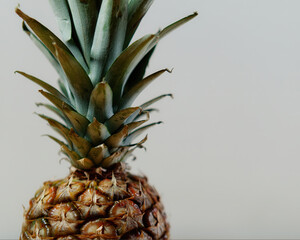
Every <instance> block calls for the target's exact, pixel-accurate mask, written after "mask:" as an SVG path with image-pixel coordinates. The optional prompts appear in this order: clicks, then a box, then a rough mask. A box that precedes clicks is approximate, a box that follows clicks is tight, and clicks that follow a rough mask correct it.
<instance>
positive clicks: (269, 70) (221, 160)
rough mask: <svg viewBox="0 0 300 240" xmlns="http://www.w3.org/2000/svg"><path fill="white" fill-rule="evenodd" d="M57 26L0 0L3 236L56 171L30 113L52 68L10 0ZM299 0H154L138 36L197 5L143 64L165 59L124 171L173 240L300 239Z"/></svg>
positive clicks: (31, 0) (51, 146) (55, 157)
mask: <svg viewBox="0 0 300 240" xmlns="http://www.w3.org/2000/svg"><path fill="white" fill-rule="evenodd" d="M18 3H20V4H21V8H22V10H24V11H25V12H26V13H28V14H30V15H31V16H33V17H35V18H37V19H39V20H40V21H41V22H42V23H44V24H46V25H47V26H48V27H49V28H50V29H52V30H53V31H54V32H55V33H58V29H57V26H56V22H55V20H54V17H53V14H52V12H51V10H50V6H49V4H48V2H47V1H38V0H0V34H1V35H0V36H1V38H0V79H1V86H0V111H1V117H0V148H1V172H0V183H1V188H0V189H1V190H0V199H1V200H0V201H1V204H0V216H1V218H0V239H17V238H18V236H19V231H20V228H21V223H22V214H23V209H22V205H24V206H26V207H27V206H28V200H29V199H30V198H31V197H32V196H33V194H34V192H35V191H36V190H37V189H38V188H39V187H40V186H41V185H42V183H43V182H44V181H46V180H49V179H51V180H54V179H56V178H62V177H65V176H66V175H67V173H68V164H67V163H65V162H62V163H61V164H60V163H59V160H60V158H61V157H62V156H60V155H59V154H58V146H57V145H56V144H55V143H53V142H51V141H50V140H49V139H47V138H45V137H41V135H42V134H45V133H49V132H51V133H52V131H51V130H50V128H49V127H48V126H47V124H46V123H45V122H44V121H43V120H41V119H39V118H38V117H37V116H36V115H34V114H32V113H33V112H41V111H43V109H38V108H37V107H36V106H35V104H34V103H35V102H40V101H43V98H42V97H41V95H40V94H39V93H38V91H37V90H38V89H39V87H37V86H35V85H34V84H33V83H31V82H29V81H27V80H25V79H23V78H21V77H20V76H17V75H14V73H13V72H14V71H15V70H22V71H26V72H28V73H30V74H34V75H36V76H38V77H40V78H42V79H44V80H48V81H49V82H51V83H55V81H56V79H57V76H56V73H55V71H54V70H53V69H52V68H51V66H50V64H49V63H48V62H47V60H46V59H45V58H44V57H43V55H42V54H41V53H40V52H39V50H38V49H36V47H35V46H34V45H33V44H32V43H31V42H30V40H29V39H28V38H27V36H26V34H24V33H23V32H22V30H21V20H20V19H19V18H18V17H17V16H16V14H15V13H14V8H15V7H16V6H17V4H18ZM299 10H300V1H297V0H295V1H292V0H159V1H158V0H157V1H155V3H154V4H153V6H152V8H151V10H150V11H149V13H148V14H147V16H146V17H145V19H144V20H143V22H142V24H141V29H140V30H139V31H138V32H137V34H136V36H135V39H137V38H138V37H141V36H142V35H143V34H146V33H154V32H156V31H157V30H158V29H159V28H161V27H163V26H166V25H167V24H169V23H171V22H173V21H175V20H177V19H179V18H181V17H184V16H185V15H188V14H190V13H193V12H194V11H198V12H199V16H198V17H197V18H196V19H194V20H193V21H192V22H190V23H188V24H186V25H185V26H184V27H182V28H180V29H178V30H177V31H176V32H173V33H172V34H171V35H169V36H168V37H167V38H166V39H164V40H163V41H162V42H161V43H159V46H158V48H157V50H156V53H155V56H154V57H153V59H152V61H151V64H150V66H149V68H148V73H151V72H154V71H157V70H159V69H161V68H165V67H168V68H174V70H173V73H172V74H165V75H163V76H162V77H161V78H160V79H159V80H158V81H157V82H155V83H153V84H152V85H151V87H149V88H148V90H146V91H145V93H144V94H143V95H142V96H141V97H139V99H138V100H137V102H136V104H138V103H141V102H143V101H145V100H148V99H150V98H152V97H155V96H157V95H159V94H162V93H173V94H174V97H175V98H174V100H171V99H164V100H162V101H161V102H160V103H158V104H157V105H156V107H158V108H159V109H160V112H159V113H155V114H154V115H153V116H152V120H153V121H157V120H162V121H164V123H165V124H163V125H160V126H157V127H156V128H153V129H151V130H150V131H149V140H148V142H147V143H146V147H147V151H146V152H144V151H142V150H138V151H137V152H136V156H137V160H136V161H134V162H130V165H131V166H132V171H134V172H137V173H141V174H145V175H147V176H148V177H149V180H150V182H151V183H152V184H153V185H155V186H156V188H157V189H158V191H159V192H160V193H161V195H162V199H163V202H164V204H165V207H166V211H167V213H168V216H169V220H170V222H171V226H172V238H174V239H226V238H227V239H228V238H230V239H243V238H244V239H246V238H248V239H249V238H252V239H267V238H270V239H300V15H299Z"/></svg>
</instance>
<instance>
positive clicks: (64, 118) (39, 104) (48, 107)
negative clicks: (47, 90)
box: [35, 103, 66, 121]
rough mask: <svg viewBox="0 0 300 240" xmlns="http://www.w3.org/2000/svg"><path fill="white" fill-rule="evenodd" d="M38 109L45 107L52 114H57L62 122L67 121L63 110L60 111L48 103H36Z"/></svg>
mask: <svg viewBox="0 0 300 240" xmlns="http://www.w3.org/2000/svg"><path fill="white" fill-rule="evenodd" d="M35 105H36V106H37V107H41V106H42V107H45V108H47V109H48V110H50V111H51V112H53V113H55V114H56V115H57V116H59V117H60V118H61V119H62V120H64V121H66V117H65V116H64V114H63V113H62V111H61V110H59V109H58V108H57V107H54V106H52V105H50V104H47V103H36V104H35Z"/></svg>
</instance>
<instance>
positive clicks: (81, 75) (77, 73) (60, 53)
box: [53, 43, 93, 114]
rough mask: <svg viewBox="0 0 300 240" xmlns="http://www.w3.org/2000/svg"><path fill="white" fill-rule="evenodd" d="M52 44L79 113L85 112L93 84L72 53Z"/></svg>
mask: <svg viewBox="0 0 300 240" xmlns="http://www.w3.org/2000/svg"><path fill="white" fill-rule="evenodd" d="M53 45H54V47H55V50H56V56H57V59H58V60H59V62H60V64H61V66H62V68H63V70H64V72H65V74H66V76H67V77H68V82H69V84H70V87H71V91H72V93H73V94H74V96H75V100H76V105H77V106H76V107H77V108H78V111H79V113H81V114H86V111H87V107H88V104H89V97H90V94H91V92H92V90H93V85H92V83H91V81H90V79H89V77H88V75H87V74H86V72H85V70H84V69H83V68H82V66H81V65H80V63H79V62H78V61H77V60H76V59H75V58H74V57H73V55H72V54H71V53H70V52H68V51H65V50H64V49H63V48H60V47H59V45H58V44H57V43H53Z"/></svg>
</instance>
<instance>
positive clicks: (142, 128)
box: [124, 121, 162, 145]
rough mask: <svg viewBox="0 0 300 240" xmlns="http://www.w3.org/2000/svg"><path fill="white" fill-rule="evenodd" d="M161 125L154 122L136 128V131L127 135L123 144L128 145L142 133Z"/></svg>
mask: <svg viewBox="0 0 300 240" xmlns="http://www.w3.org/2000/svg"><path fill="white" fill-rule="evenodd" d="M161 123H162V122H161V121H160V122H154V123H150V124H148V125H146V126H144V127H141V128H138V129H137V130H135V131H134V132H132V133H130V134H129V135H128V137H127V138H126V139H125V141H124V144H125V145H128V144H130V143H131V142H132V141H133V140H134V139H135V138H137V137H138V136H140V135H141V134H142V133H143V132H144V131H146V130H147V129H149V128H150V127H153V126H155V125H158V124H161Z"/></svg>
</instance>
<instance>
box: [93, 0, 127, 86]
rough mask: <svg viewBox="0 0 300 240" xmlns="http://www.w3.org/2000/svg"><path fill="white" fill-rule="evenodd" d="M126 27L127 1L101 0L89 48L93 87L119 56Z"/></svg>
mask: <svg viewBox="0 0 300 240" xmlns="http://www.w3.org/2000/svg"><path fill="white" fill-rule="evenodd" d="M126 25H127V0H103V2H102V6H101V10H100V13H99V16H98V21H97V26H96V31H95V35H94V39H93V44H92V48H91V65H90V69H91V73H90V76H91V79H92V82H93V84H94V85H96V84H97V83H98V82H100V81H101V80H102V76H103V75H104V74H105V72H106V71H107V70H108V68H109V67H110V66H111V64H112V63H113V62H114V61H115V59H116V58H117V57H118V56H119V55H120V53H121V52H122V50H123V44H124V39H125V34H126Z"/></svg>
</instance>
